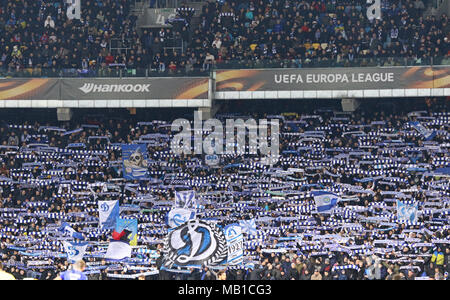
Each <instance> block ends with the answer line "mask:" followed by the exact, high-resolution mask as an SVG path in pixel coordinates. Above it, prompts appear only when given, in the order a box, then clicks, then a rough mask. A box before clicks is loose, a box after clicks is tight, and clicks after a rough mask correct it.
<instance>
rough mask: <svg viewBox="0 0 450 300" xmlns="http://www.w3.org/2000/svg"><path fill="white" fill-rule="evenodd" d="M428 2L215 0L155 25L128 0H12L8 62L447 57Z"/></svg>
mask: <svg viewBox="0 0 450 300" xmlns="http://www.w3.org/2000/svg"><path fill="white" fill-rule="evenodd" d="M428 2H429V1H423V0H416V1H412V0H410V1H393V0H386V1H383V2H382V3H383V6H382V9H383V14H384V15H385V16H387V18H385V19H384V20H375V22H373V24H372V22H370V21H369V20H368V19H367V17H366V15H365V12H366V9H367V3H366V1H363V0H360V1H339V2H337V1H329V2H325V1H311V0H308V1H299V2H294V1H269V0H265V1H231V0H230V1H222V2H219V1H208V2H207V4H205V5H204V6H203V8H202V12H201V14H200V16H199V17H198V18H195V17H193V16H192V12H191V9H190V8H189V4H185V5H182V6H181V7H179V8H178V10H177V11H178V13H177V17H176V18H175V19H173V20H168V22H169V23H170V22H172V25H174V26H173V27H172V28H161V29H152V30H151V29H141V28H138V26H137V22H136V21H137V16H136V15H134V14H132V13H131V12H130V10H131V9H130V1H126V0H90V1H87V2H86V4H85V5H83V6H82V15H83V16H84V17H83V18H82V19H81V20H76V19H75V20H68V19H67V18H66V16H65V12H66V8H67V4H66V3H65V1H56V0H52V1H49V0H48V1H43V0H39V1H34V0H33V1H31V0H26V1H25V0H22V1H7V0H4V1H2V5H1V10H0V32H1V33H2V39H1V43H0V52H1V61H0V70H1V71H0V72H1V73H2V74H3V75H9V76H32V75H35V76H36V75H42V76H53V77H58V76H101V77H107V76H119V75H121V76H122V75H124V74H128V75H127V76H143V75H148V74H149V73H150V74H153V73H155V74H159V75H161V74H170V75H176V74H180V73H183V74H186V73H188V74H189V73H194V74H195V73H199V72H202V71H208V70H210V69H211V68H212V67H213V66H215V67H218V68H223V67H226V68H249V67H250V68H254V67H331V66H404V65H429V64H435V65H439V64H446V63H448V62H449V56H448V53H449V50H450V48H449V38H450V37H449V32H450V30H449V23H448V16H447V15H445V14H444V15H442V16H437V17H435V16H423V12H424V11H425V7H427V5H428ZM178 21H180V22H178ZM174 40H182V41H183V43H184V45H185V47H184V48H183V51H177V50H167V49H166V48H168V46H170V45H169V44H170V43H173V41H174ZM117 49H126V51H123V50H117ZM124 70H126V72H125V71H124ZM128 70H130V71H128ZM131 70H134V71H131ZM120 71H123V72H120Z"/></svg>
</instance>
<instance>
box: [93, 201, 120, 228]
mask: <svg viewBox="0 0 450 300" xmlns="http://www.w3.org/2000/svg"><path fill="white" fill-rule="evenodd" d="M119 213H120V209H119V200H114V201H99V202H98V214H99V227H100V228H101V229H114V228H115V227H116V220H117V218H118V217H119Z"/></svg>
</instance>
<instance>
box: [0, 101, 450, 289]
mask: <svg viewBox="0 0 450 300" xmlns="http://www.w3.org/2000/svg"><path fill="white" fill-rule="evenodd" d="M406 101H407V103H408V107H407V108H406V107H405V105H404V103H405V102H406ZM332 103H333V102H332V101H330V103H329V105H328V104H327V103H325V102H324V103H320V104H319V103H314V102H313V101H309V102H308V101H306V100H305V102H299V103H297V104H292V103H289V101H281V100H280V103H279V105H278V106H274V107H273V108H272V109H271V110H270V112H267V109H265V107H266V108H267V107H268V106H265V105H261V106H258V107H255V106H254V105H253V104H249V103H248V102H245V101H241V102H232V103H229V104H227V105H226V106H225V107H224V108H223V111H222V112H220V113H219V114H218V116H217V117H218V118H219V119H225V118H229V117H230V116H233V117H234V118H238V117H242V118H244V119H246V118H248V117H257V116H259V117H267V118H269V119H274V118H277V119H279V120H280V122H281V123H280V124H281V125H280V128H281V135H280V145H281V146H280V147H281V149H280V153H281V158H280V160H279V162H278V163H277V164H276V165H275V166H273V167H271V168H269V167H267V166H263V165H261V164H259V163H258V158H257V157H254V156H251V155H244V156H239V155H238V156H228V157H227V156H223V158H222V160H221V162H220V164H219V165H218V166H209V165H207V164H205V163H204V161H203V159H202V157H201V156H190V155H188V156H183V157H176V156H174V155H173V154H171V153H170V146H169V140H168V139H166V137H167V136H170V135H172V134H174V132H172V133H171V131H170V126H169V127H168V126H166V125H167V124H169V122H170V120H171V119H172V118H176V116H182V115H183V114H187V115H190V114H191V112H189V111H188V110H181V111H173V110H172V112H169V113H167V114H165V117H166V118H167V119H165V120H164V119H161V118H159V119H157V118H154V117H153V116H156V115H158V114H159V115H161V114H160V113H158V112H154V111H153V112H151V111H148V112H146V113H143V115H141V116H137V117H133V118H130V117H127V116H126V114H123V113H119V112H114V113H113V114H108V113H107V112H106V111H105V112H103V113H99V114H98V115H90V114H89V113H86V112H79V113H78V114H77V115H75V116H74V118H73V120H72V121H71V122H57V121H56V120H55V119H54V117H53V118H52V117H48V116H47V117H45V118H43V117H42V116H43V112H42V111H40V112H39V111H35V110H27V111H25V112H24V116H23V117H26V118H28V121H26V122H19V121H18V120H20V119H21V118H22V116H14V115H11V114H10V113H9V112H8V111H5V112H1V114H2V117H3V118H4V119H3V120H4V122H3V125H2V126H1V128H0V133H1V134H0V139H1V147H0V151H1V152H0V154H1V160H2V166H1V168H0V174H1V177H0V184H1V190H0V191H1V199H2V201H0V219H1V223H0V237H1V242H2V243H1V247H0V254H1V260H2V262H3V269H4V271H6V272H10V273H12V274H13V275H14V276H15V277H16V278H18V279H21V278H24V277H34V278H38V279H53V278H54V277H56V276H57V275H58V274H59V273H60V272H63V271H65V270H66V268H67V266H68V262H67V259H66V258H65V256H64V253H65V248H64V245H63V243H64V242H65V241H67V237H66V238H64V236H66V235H64V236H63V235H61V233H58V228H59V227H60V226H61V224H69V223H70V224H71V228H72V229H71V230H73V231H75V232H77V233H80V235H78V236H75V235H74V237H75V238H76V239H83V240H85V241H88V242H89V243H90V246H89V248H88V250H87V251H86V253H85V255H84V260H85V261H86V265H87V267H86V271H85V274H86V275H87V276H88V277H89V278H90V279H136V278H138V277H141V278H145V279H158V278H159V279H215V278H216V276H217V272H219V271H220V270H217V269H214V268H210V269H208V268H203V269H191V270H189V269H188V271H187V272H186V271H185V272H182V271H181V270H175V271H174V272H168V271H167V270H166V269H164V268H162V267H161V266H162V255H161V253H162V251H163V244H164V238H165V236H166V234H167V232H168V231H167V230H168V227H167V225H166V223H165V222H164V218H165V216H166V214H167V213H168V211H169V210H170V209H171V206H172V202H173V197H174V192H175V191H176V190H194V191H196V195H197V196H196V197H197V205H198V210H197V215H198V217H199V218H203V219H208V220H216V221H217V222H220V223H222V224H223V225H226V224H229V223H235V222H239V221H242V220H251V219H255V220H256V231H255V232H254V233H252V234H248V235H246V239H245V242H244V250H245V257H246V260H245V264H244V265H242V266H229V267H228V269H227V270H226V272H225V273H223V271H221V272H222V273H221V276H226V277H227V278H228V279H253V280H255V279H278V280H280V279H301V280H305V279H329V280H343V279H360V280H362V279H369V280H372V279H414V278H416V277H421V278H425V277H426V278H434V279H444V278H448V275H447V273H448V271H449V266H450V265H449V263H448V258H449V257H450V256H449V251H450V248H448V243H449V240H448V238H449V235H448V230H449V228H448V226H449V225H448V222H449V218H448V213H449V187H448V167H449V163H450V161H449V155H448V153H449V152H448V148H449V145H450V144H449V141H450V136H449V130H448V126H449V117H450V116H449V114H448V106H449V103H448V100H446V99H445V98H429V99H426V101H425V99H423V98H422V99H420V98H416V99H408V100H401V101H394V100H392V99H387V100H381V99H380V100H379V101H376V102H373V103H364V104H362V106H361V107H360V109H359V110H358V111H357V112H354V113H353V114H350V113H342V112H339V107H338V106H336V103H334V104H332ZM333 105H334V107H333ZM243 111H245V112H246V113H242V112H243ZM264 111H265V113H264ZM283 111H284V113H283ZM295 111H302V113H296V112H295ZM8 116H9V117H8ZM139 118H142V119H144V120H152V121H151V122H139V121H138V120H139ZM9 120H10V121H9ZM39 120H42V121H39ZM414 121H419V122H421V123H422V124H423V125H425V126H427V128H429V129H430V130H432V131H433V133H434V135H433V139H432V140H431V139H430V140H428V141H427V140H426V139H425V138H424V136H423V135H422V134H421V133H419V132H418V131H416V130H415V129H414V127H413V126H412V125H411V124H412V123H411V122H414ZM78 129H79V130H78ZM145 137H147V138H148V139H149V141H151V143H149V144H148V155H149V162H151V163H150V164H149V166H148V171H149V178H148V180H144V181H142V180H141V181H123V179H122V176H123V174H122V170H121V168H120V167H117V164H116V162H117V161H118V160H120V158H121V155H122V154H121V151H120V146H117V145H120V144H121V143H130V142H131V141H133V140H142V139H143V138H145ZM19 147H20V148H19ZM446 178H447V179H446ZM317 189H320V190H328V191H332V192H333V193H339V194H345V195H347V198H346V200H345V201H341V202H339V203H338V204H337V205H336V208H335V211H334V213H333V214H320V213H319V214H317V212H316V211H315V204H314V200H315V198H314V195H313V191H314V190H317ZM111 197H117V199H120V204H121V206H122V208H123V211H122V213H121V215H122V216H123V217H125V218H126V217H127V216H128V217H130V218H137V219H138V221H139V225H138V228H139V230H138V245H139V246H138V247H137V248H134V249H133V259H132V260H131V261H128V262H119V263H118V262H111V261H108V260H106V259H103V258H102V256H101V255H100V254H101V253H104V251H105V247H106V246H105V245H107V243H108V240H109V239H110V238H111V237H110V234H111V232H110V231H108V230H101V229H99V228H98V221H96V218H97V216H98V207H97V205H98V201H101V200H108V199H111ZM399 200H400V201H402V203H405V204H412V203H415V204H417V205H418V207H417V219H415V220H408V221H406V222H400V221H399V219H397V214H396V210H395V208H396V202H397V201H399ZM139 201H142V202H139ZM397 205H399V204H398V203H397ZM136 207H137V208H138V209H137V210H136V209H135V208H136ZM64 222H66V223H64ZM63 226H64V225H63ZM72 234H73V232H72V231H70V233H69V235H72ZM158 270H159V274H158ZM224 274H225V275H224Z"/></svg>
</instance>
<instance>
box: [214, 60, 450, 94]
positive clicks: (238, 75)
mask: <svg viewBox="0 0 450 300" xmlns="http://www.w3.org/2000/svg"><path fill="white" fill-rule="evenodd" d="M216 85H217V86H216V91H218V92H226V91H301V90H370V89H377V90H378V89H424V88H448V87H450V66H443V67H386V68H385V67H380V68H372V67H370V68H369V67H367V68H324V69H321V68H317V69H315V68H314V69H264V70H221V71H218V72H217V75H216Z"/></svg>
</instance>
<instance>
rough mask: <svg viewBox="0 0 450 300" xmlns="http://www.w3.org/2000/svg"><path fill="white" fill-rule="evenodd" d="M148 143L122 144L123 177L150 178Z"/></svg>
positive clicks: (128, 178)
mask: <svg viewBox="0 0 450 300" xmlns="http://www.w3.org/2000/svg"><path fill="white" fill-rule="evenodd" d="M147 156H148V154H147V145H122V159H123V178H125V179H127V180H136V179H138V180H140V179H148V178H149V176H148V175H149V174H148V163H147Z"/></svg>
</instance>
